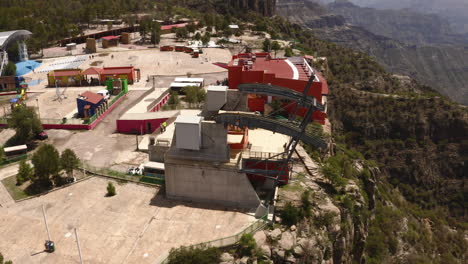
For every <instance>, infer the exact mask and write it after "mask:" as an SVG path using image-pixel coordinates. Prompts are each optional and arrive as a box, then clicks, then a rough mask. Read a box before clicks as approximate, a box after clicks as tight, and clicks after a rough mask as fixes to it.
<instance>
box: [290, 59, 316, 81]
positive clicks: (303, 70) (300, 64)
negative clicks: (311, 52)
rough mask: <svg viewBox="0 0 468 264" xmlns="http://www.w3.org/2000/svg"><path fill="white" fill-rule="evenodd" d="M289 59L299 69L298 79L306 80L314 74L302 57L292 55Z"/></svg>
mask: <svg viewBox="0 0 468 264" xmlns="http://www.w3.org/2000/svg"><path fill="white" fill-rule="evenodd" d="M289 60H290V61H291V62H292V64H294V66H296V68H297V70H298V71H299V80H306V79H307V80H308V79H309V78H310V76H312V75H313V74H314V71H313V69H312V68H311V67H310V66H309V64H307V62H306V61H305V60H304V58H303V57H292V58H289Z"/></svg>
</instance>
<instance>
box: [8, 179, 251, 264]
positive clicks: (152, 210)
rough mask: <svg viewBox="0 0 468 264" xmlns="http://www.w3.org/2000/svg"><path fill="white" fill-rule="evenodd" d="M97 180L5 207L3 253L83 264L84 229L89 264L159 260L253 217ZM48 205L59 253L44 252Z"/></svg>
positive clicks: (31, 259)
mask: <svg viewBox="0 0 468 264" xmlns="http://www.w3.org/2000/svg"><path fill="white" fill-rule="evenodd" d="M107 183H108V180H105V179H102V178H91V179H89V180H86V181H83V182H80V183H77V184H74V185H72V186H70V187H68V188H65V189H61V190H58V191H55V192H52V193H49V194H47V195H44V196H41V197H38V198H34V199H31V200H27V201H24V202H21V203H16V204H13V205H10V206H8V207H0V234H1V237H2V239H0V252H2V254H3V255H4V256H6V258H7V259H11V260H13V263H28V264H29V263H63V264H67V263H79V257H78V250H77V246H76V242H75V236H74V228H77V230H78V234H79V239H80V243H81V248H82V253H83V257H84V262H85V263H94V264H99V263H119V264H121V263H152V264H154V263H155V262H156V260H157V259H158V258H159V257H160V256H162V255H164V254H165V253H167V251H168V250H170V249H171V248H172V247H178V246H180V245H189V244H192V243H200V242H205V241H209V240H213V239H217V238H222V237H226V236H230V235H233V234H235V233H237V232H240V231H241V230H243V229H244V228H245V227H247V226H248V225H249V224H250V223H252V222H253V221H255V219H254V217H252V216H250V215H248V214H246V213H243V212H232V211H225V210H224V208H206V207H205V208H199V207H196V206H194V205H191V204H187V203H180V202H176V201H170V200H166V199H165V198H164V197H163V196H162V195H157V193H158V191H159V190H158V189H155V188H150V187H146V186H141V185H136V184H130V183H127V184H118V183H116V182H114V184H115V186H116V190H117V195H116V196H114V197H105V193H106V185H107ZM42 205H45V207H46V211H47V219H48V223H49V229H50V232H51V236H52V240H53V241H54V242H55V243H56V251H55V252H54V253H52V254H49V253H44V252H42V251H43V243H44V241H45V240H46V239H47V234H46V229H45V226H44V221H43V217H42V209H41V208H42Z"/></svg>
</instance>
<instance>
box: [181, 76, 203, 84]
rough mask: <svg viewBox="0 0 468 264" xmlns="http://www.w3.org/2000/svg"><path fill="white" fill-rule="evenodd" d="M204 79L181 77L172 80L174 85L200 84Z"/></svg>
mask: <svg viewBox="0 0 468 264" xmlns="http://www.w3.org/2000/svg"><path fill="white" fill-rule="evenodd" d="M204 80H205V79H203V78H183V77H177V78H175V79H174V82H176V83H191V82H195V83H202V82H203V81H204Z"/></svg>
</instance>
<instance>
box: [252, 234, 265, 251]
mask: <svg viewBox="0 0 468 264" xmlns="http://www.w3.org/2000/svg"><path fill="white" fill-rule="evenodd" d="M254 239H255V242H256V243H257V246H259V247H261V246H263V245H265V244H266V241H267V236H266V235H265V232H263V231H259V232H257V233H255V235H254Z"/></svg>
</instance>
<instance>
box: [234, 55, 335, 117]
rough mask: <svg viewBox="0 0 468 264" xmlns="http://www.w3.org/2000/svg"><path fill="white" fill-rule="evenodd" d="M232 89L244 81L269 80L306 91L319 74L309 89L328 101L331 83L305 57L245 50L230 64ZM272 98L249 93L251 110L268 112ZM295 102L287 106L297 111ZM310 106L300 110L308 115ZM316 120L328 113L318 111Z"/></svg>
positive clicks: (269, 82) (312, 94)
mask: <svg viewBox="0 0 468 264" xmlns="http://www.w3.org/2000/svg"><path fill="white" fill-rule="evenodd" d="M228 71H229V89H237V87H238V86H239V85H240V84H244V83H265V84H272V85H276V86H281V87H284V88H288V89H292V90H295V91H298V92H303V91H304V87H305V86H306V84H307V82H308V80H309V79H310V77H311V76H312V75H314V74H315V76H316V77H315V80H314V82H313V84H312V87H311V89H310V90H309V95H310V96H314V97H315V98H316V99H317V101H318V102H321V103H322V104H326V96H327V95H328V84H327V81H326V80H325V78H324V77H323V76H322V75H321V74H320V73H318V72H317V71H315V70H314V69H313V68H312V67H311V66H310V65H309V63H307V61H306V60H305V59H304V57H292V58H287V59H285V58H281V59H274V58H272V57H271V55H270V54H269V53H255V54H253V53H243V54H238V55H234V56H233V57H232V61H231V62H230V63H229V64H228ZM268 100H271V97H270V98H268V97H267V96H249V100H248V106H249V108H250V110H251V111H260V112H263V111H265V103H266V102H267V101H268ZM294 108H295V107H294V105H292V106H291V105H290V106H289V107H287V108H286V109H287V110H288V111H293V109H294ZM305 112H306V109H299V110H298V114H299V115H304V114H305ZM312 118H313V120H315V121H318V122H320V123H322V124H323V123H324V122H325V118H326V114H325V113H323V112H320V111H316V112H315V113H314V115H313V117H312Z"/></svg>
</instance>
